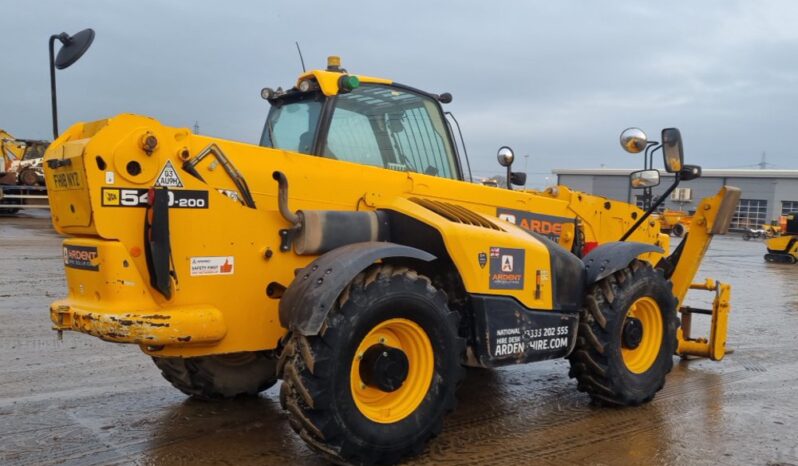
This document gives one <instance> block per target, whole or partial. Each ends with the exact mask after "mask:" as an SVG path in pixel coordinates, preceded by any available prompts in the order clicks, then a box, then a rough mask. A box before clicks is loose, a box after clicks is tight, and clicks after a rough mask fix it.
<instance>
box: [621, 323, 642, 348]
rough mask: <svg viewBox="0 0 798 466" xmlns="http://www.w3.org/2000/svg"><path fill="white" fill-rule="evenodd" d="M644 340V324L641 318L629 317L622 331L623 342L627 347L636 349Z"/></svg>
mask: <svg viewBox="0 0 798 466" xmlns="http://www.w3.org/2000/svg"><path fill="white" fill-rule="evenodd" d="M642 341H643V324H642V323H640V319H636V318H634V317H627V318H626V321H625V322H624V323H623V331H622V332H621V344H622V345H623V347H624V348H627V349H632V350H633V349H636V348H637V347H638V346H640V342H642Z"/></svg>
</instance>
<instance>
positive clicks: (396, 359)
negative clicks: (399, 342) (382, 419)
mask: <svg viewBox="0 0 798 466" xmlns="http://www.w3.org/2000/svg"><path fill="white" fill-rule="evenodd" d="M409 369H410V364H409V362H408V360H407V355H406V354H405V353H404V351H402V350H400V349H398V348H392V347H390V346H386V345H383V344H382V343H378V344H376V345H372V346H371V347H369V349H367V350H366V352H365V353H364V354H363V359H362V360H361V361H360V378H361V380H363V383H365V384H366V385H367V386H369V387H373V388H376V389H378V390H382V391H384V392H389V393H390V392H394V391H396V390H398V389H399V388H400V387H401V386H402V384H403V383H404V381H405V380H406V379H407V374H408V371H409Z"/></svg>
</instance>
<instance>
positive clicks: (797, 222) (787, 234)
mask: <svg viewBox="0 0 798 466" xmlns="http://www.w3.org/2000/svg"><path fill="white" fill-rule="evenodd" d="M781 219H783V221H782V222H780V226H781V232H780V234H779V235H777V236H772V237H770V238H768V239H767V240H766V241H765V244H766V245H767V248H768V252H767V254H765V260H766V261H768V262H777V263H782V264H795V263H796V262H798V212H792V213H789V214H786V215H783V216H782V217H781Z"/></svg>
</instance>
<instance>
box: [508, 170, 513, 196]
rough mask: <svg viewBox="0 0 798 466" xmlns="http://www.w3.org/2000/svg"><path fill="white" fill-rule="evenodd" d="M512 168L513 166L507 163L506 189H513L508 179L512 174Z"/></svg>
mask: <svg viewBox="0 0 798 466" xmlns="http://www.w3.org/2000/svg"><path fill="white" fill-rule="evenodd" d="M512 168H513V165H512V164H510V165H507V189H509V190H510V191H512V190H513V182H512V181H511V180H510V177H512V176H513V172H512Z"/></svg>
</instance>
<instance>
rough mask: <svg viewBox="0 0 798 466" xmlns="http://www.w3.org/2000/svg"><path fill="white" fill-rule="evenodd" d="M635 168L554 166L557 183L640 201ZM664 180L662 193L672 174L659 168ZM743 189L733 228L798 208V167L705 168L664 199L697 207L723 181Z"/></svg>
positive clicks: (658, 191)
mask: <svg viewBox="0 0 798 466" xmlns="http://www.w3.org/2000/svg"><path fill="white" fill-rule="evenodd" d="M633 171H634V170H632V169H614V168H599V169H587V170H579V169H576V170H571V169H555V170H553V173H554V174H555V175H557V184H564V185H566V186H569V187H571V188H573V189H575V190H578V191H585V192H588V193H593V194H597V195H599V196H604V197H608V198H610V199H616V200H619V201H624V202H635V203H638V204H639V201H640V199H639V197H640V195H641V194H642V190H637V189H631V187H630V186H629V174H630V173H631V172H633ZM660 175H661V179H662V182H661V183H660V185H659V186H657V187H656V188H654V196H655V198H656V196H659V195H661V194H662V193H663V192H664V191H665V190H666V189H667V188H668V186H670V184H671V183H673V175H671V174H668V173H665V172H663V171H660ZM725 184H726V185H731V186H736V187H738V188H740V189H741V190H742V196H741V197H740V204H739V205H738V206H737V213H736V215H735V216H734V219H733V220H732V225H731V228H733V229H737V230H740V229H745V228H756V227H758V226H759V225H761V224H763V223H770V222H771V221H773V220H777V219H778V217H779V216H780V215H782V214H785V213H788V212H796V211H798V170H713V169H705V170H703V174H702V176H701V178H698V179H696V180H693V181H686V182H682V183H681V184H680V185H679V188H677V189H676V191H674V192H673V193H672V194H671V196H670V197H669V199H667V200H666V201H665V203H664V206H665V207H666V208H668V209H681V210H687V211H693V210H695V208H696V206H697V205H698V203H699V202H700V201H701V199H703V198H705V197H707V196H710V195H713V194H715V193H716V192H718V189H720V187H721V186H723V185H725Z"/></svg>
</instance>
